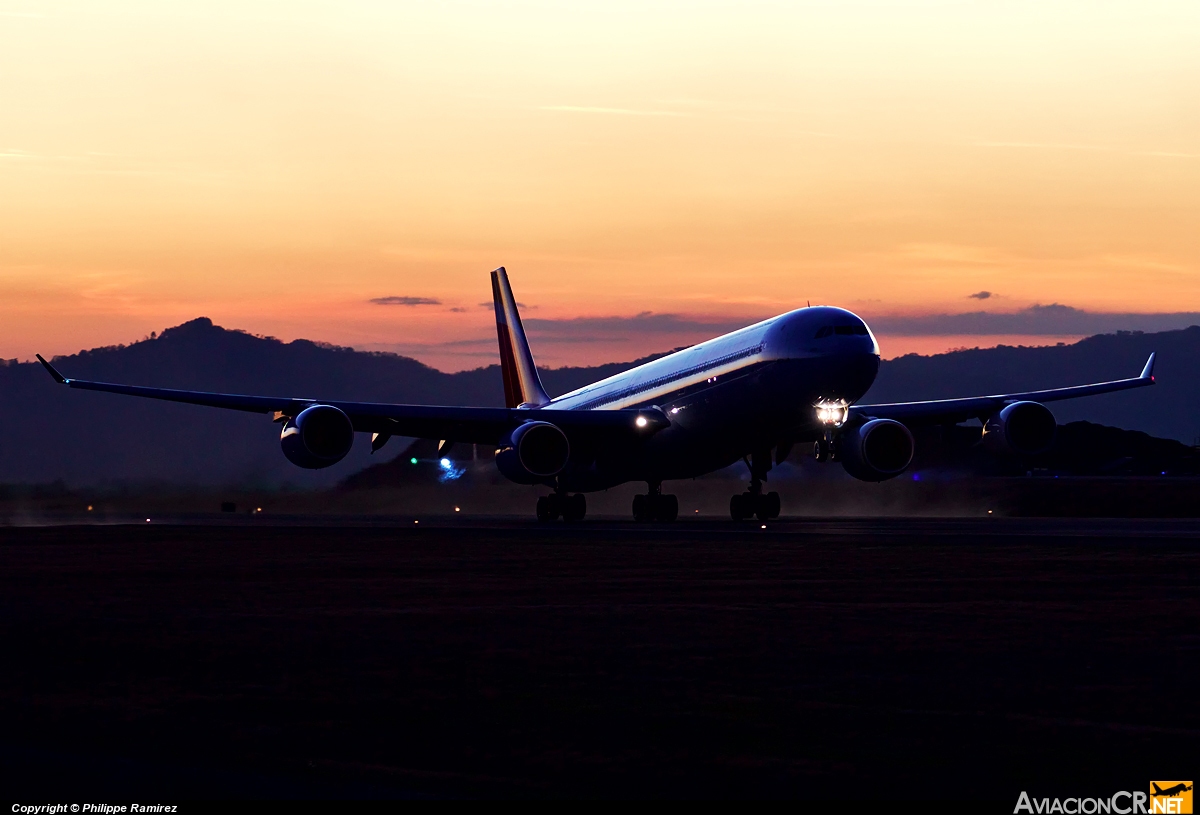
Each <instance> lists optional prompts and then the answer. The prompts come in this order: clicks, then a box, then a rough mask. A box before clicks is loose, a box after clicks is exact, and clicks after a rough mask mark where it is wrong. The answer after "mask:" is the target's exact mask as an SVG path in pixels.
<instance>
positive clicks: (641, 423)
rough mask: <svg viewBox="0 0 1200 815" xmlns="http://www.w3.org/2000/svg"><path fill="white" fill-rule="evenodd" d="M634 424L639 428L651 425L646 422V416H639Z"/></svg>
mask: <svg viewBox="0 0 1200 815" xmlns="http://www.w3.org/2000/svg"><path fill="white" fill-rule="evenodd" d="M633 423H634V424H635V425H637V426H638V427H645V426H646V425H648V424H649V422H647V421H646V417H645V416H638V417H637V418H636V419H634V420H633Z"/></svg>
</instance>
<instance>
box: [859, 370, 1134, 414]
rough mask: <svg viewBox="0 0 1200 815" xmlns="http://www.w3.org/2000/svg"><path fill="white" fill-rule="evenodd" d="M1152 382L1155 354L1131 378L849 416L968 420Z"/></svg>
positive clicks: (871, 408)
mask: <svg viewBox="0 0 1200 815" xmlns="http://www.w3.org/2000/svg"><path fill="white" fill-rule="evenodd" d="M1153 384H1154V354H1151V355H1150V358H1149V359H1148V360H1146V366H1145V367H1144V368H1142V373H1141V374H1140V375H1139V376H1135V377H1133V378H1131V379H1116V380H1113V381H1112V382H1097V383H1095V384H1092V385H1075V386H1073V387H1069V388H1052V389H1050V390H1044V391H1027V392H1025V393H1005V394H997V395H995V396H971V397H968V398H966V399H936V400H933V401H929V402H894V403H891V404H886V405H853V406H851V408H850V414H851V415H852V416H854V415H858V416H865V417H869V418H872V419H895V420H897V421H900V422H905V423H909V424H958V423H959V422H964V421H966V420H967V419H974V418H979V419H986V418H987V417H988V416H990V415H992V414H993V413H995V412H996V411H998V410H1001V409H1003V408H1004V406H1005V405H1008V404H1011V403H1013V402H1056V401H1059V400H1062V399H1076V398H1078V397H1080V396H1093V395H1095V394H1097V393H1112V392H1113V391H1123V390H1129V389H1130V388H1144V387H1146V386H1147V385H1153Z"/></svg>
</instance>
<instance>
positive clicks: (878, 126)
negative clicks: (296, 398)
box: [0, 0, 1200, 370]
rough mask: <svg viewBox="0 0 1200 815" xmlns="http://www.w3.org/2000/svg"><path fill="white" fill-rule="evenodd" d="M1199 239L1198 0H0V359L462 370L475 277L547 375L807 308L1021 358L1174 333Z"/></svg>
mask: <svg viewBox="0 0 1200 815" xmlns="http://www.w3.org/2000/svg"><path fill="white" fill-rule="evenodd" d="M1198 234H1200V4H1198V3H1195V2H1165V3H1164V2H1152V1H1149V0H1137V2H1102V1H1097V0H1090V1H1089V2H1058V3H1056V2H1046V1H1045V0H1042V2H1028V3H1027V2H995V3H986V2H977V3H965V2H964V3H943V2H926V3H912V2H905V3H874V2H838V3H771V4H767V3H706V2H688V3H682V2H681V3H652V2H645V1H644V0H639V2H634V3H618V2H605V3H579V2H570V3H568V2H560V3H485V2H437V3H411V4H409V3H399V2H376V3H354V2H345V1H344V0H342V1H340V2H330V3H301V2H287V3H284V2H280V3H264V2H248V1H247V0H239V2H232V3H219V2H213V0H204V2H190V1H189V0H177V2H171V3H161V2H145V3H140V2H103V1H102V0H92V2H87V3H59V2H17V1H16V0H0V356H2V357H5V358H12V357H17V358H20V359H27V358H30V357H31V356H32V354H33V353H34V352H35V351H41V352H42V353H43V354H61V353H71V352H74V351H77V350H79V349H81V348H89V347H93V346H97V345H104V344H113V343H120V342H130V341H133V340H136V339H139V338H141V337H142V336H144V335H146V334H149V333H150V332H151V331H159V330H162V329H163V328H164V327H167V326H170V325H175V324H177V323H179V322H182V321H185V320H188V319H191V318H194V317H197V316H200V315H206V316H208V317H211V318H212V319H213V320H214V321H215V322H217V323H219V324H221V325H224V326H226V327H230V328H241V329H245V330H247V331H251V332H254V333H259V334H269V335H273V336H278V337H280V338H282V339H293V338H296V337H306V338H310V339H317V340H324V341H328V342H333V343H337V344H341V345H351V346H354V347H356V348H363V349H375V350H394V351H398V352H400V353H405V354H408V355H411V356H415V357H417V358H418V359H421V360H423V361H426V362H428V363H430V364H432V365H435V366H437V367H440V368H443V369H446V370H455V369H461V368H471V367H476V366H478V365H483V364H490V363H491V362H493V361H494V360H495V349H494V333H493V325H492V316H491V313H490V310H489V307H485V306H481V304H482V303H486V302H487V301H489V300H490V288H489V283H488V279H487V272H488V271H489V270H491V269H492V268H495V267H496V266H499V265H501V264H503V265H505V266H507V267H508V270H509V272H510V275H511V277H512V281H513V286H514V289H515V290H516V294H517V297H518V299H519V300H520V301H521V302H522V303H525V304H526V310H525V312H524V314H525V317H526V320H527V322H528V324H529V328H530V333H531V338H532V341H533V346H534V353H535V354H536V355H537V357H538V360H539V362H541V363H542V364H545V365H551V366H558V365H564V364H569V363H598V362H604V361H614V360H629V359H633V358H635V357H638V356H642V355H644V354H646V353H650V352H654V351H660V350H666V349H669V348H671V347H674V346H677V345H682V344H686V343H690V342H695V341H698V340H700V339H704V338H705V337H706V336H708V335H710V334H713V333H719V332H720V331H723V330H727V328H732V327H735V326H736V325H737V324H739V323H744V322H748V321H751V320H753V319H756V318H760V317H764V316H769V315H771V314H775V313H778V312H780V311H785V310H787V309H790V308H794V307H797V306H802V305H803V304H804V303H805V301H807V300H811V301H812V302H813V303H814V304H816V303H832V304H837V305H842V306H845V307H847V308H850V309H852V310H854V311H856V312H858V313H859V314H861V315H862V316H863V317H865V318H866V319H867V320H868V321H869V322H871V324H872V325H873V326H875V327H876V329H877V333H878V334H879V335H880V340H881V344H882V346H883V351H884V354H885V356H895V355H897V354H899V353H903V352H907V351H912V350H919V351H922V352H933V351H941V350H945V349H947V348H950V347H956V346H961V345H984V346H986V345H993V344H996V343H997V342H1027V343H1051V342H1056V341H1058V340H1061V339H1064V338H1068V339H1069V338H1072V337H1077V336H1080V335H1082V334H1086V333H1089V332H1090V331H1092V330H1112V328H1113V327H1129V328H1139V327H1145V328H1153V327H1182V326H1183V325H1186V324H1188V323H1189V322H1194V321H1196V320H1194V319H1193V317H1194V316H1195V315H1193V314H1192V313H1193V312H1200V237H1198ZM971 295H975V297H974V298H972V297H971ZM389 298H390V300H389ZM373 300H376V301H380V302H372V301H373ZM405 303H407V304H405ZM1055 303H1056V304H1061V305H1064V306H1070V307H1072V308H1073V309H1076V310H1079V311H1078V313H1076V312H1071V315H1072V316H1073V318H1075V319H1072V320H1069V321H1066V322H1064V321H1062V320H1060V319H1059V315H1058V312H1057V311H1055V310H1043V311H1042V312H1038V311H1036V310H1035V311H1029V309H1030V307H1031V306H1035V305H1039V304H1041V305H1049V304H1055ZM978 311H987V312H994V313H997V314H1000V315H1008V316H1001V317H996V318H994V319H990V321H988V322H987V323H986V325H987V326H988V327H987V328H986V329H980V330H975V329H973V328H972V326H975V325H976V323H978V321H976V322H975V323H972V322H971V321H970V320H966V322H964V321H963V320H959V321H958V322H955V321H954V320H949V321H945V320H942V319H941V317H936V316H935V317H934V318H932V319H925V318H924V317H926V316H928V315H955V314H961V313H966V312H978ZM1109 314H1111V315H1117V316H1115V317H1108V316H1105V315H1109ZM638 315H640V316H638ZM1196 319H1200V318H1196ZM1156 321H1157V322H1156ZM979 324H980V325H983V324H982V323H979ZM964 326H966V327H965V328H964ZM1096 327H1098V328H1096Z"/></svg>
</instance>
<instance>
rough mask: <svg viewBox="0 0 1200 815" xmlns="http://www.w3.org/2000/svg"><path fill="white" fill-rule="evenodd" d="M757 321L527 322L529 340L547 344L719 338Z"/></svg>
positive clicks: (671, 317)
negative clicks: (666, 338) (669, 338)
mask: <svg viewBox="0 0 1200 815" xmlns="http://www.w3.org/2000/svg"><path fill="white" fill-rule="evenodd" d="M754 322H756V320H754V319H750V318H738V317H729V318H704V317H688V316H685V315H681V314H656V313H654V312H652V311H643V312H641V313H640V314H635V315H633V316H632V317H619V316H613V317H573V318H570V319H565V320H550V319H540V318H536V317H535V318H533V319H529V320H525V321H524V325H525V330H526V332H527V333H528V334H529V335H530V338H531V339H533V338H536V339H538V340H541V341H546V342H630V341H638V340H641V339H643V338H645V339H646V340H648V341H653V340H656V339H658V338H663V337H673V338H674V337H680V336H684V337H692V338H693V339H694V340H701V339H707V338H709V337H716V336H718V335H720V334H726V333H728V332H730V331H736V330H737V329H739V328H744V327H745V326H747V325H750V324H751V323H754Z"/></svg>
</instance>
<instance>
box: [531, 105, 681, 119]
mask: <svg viewBox="0 0 1200 815" xmlns="http://www.w3.org/2000/svg"><path fill="white" fill-rule="evenodd" d="M538 110H550V111H555V112H559V113H602V114H609V115H615V116H687V115H689V114H687V113H680V112H678V111H674V110H631V109H629V108H594V107H586V106H582V105H543V106H542V107H540V108H538Z"/></svg>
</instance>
